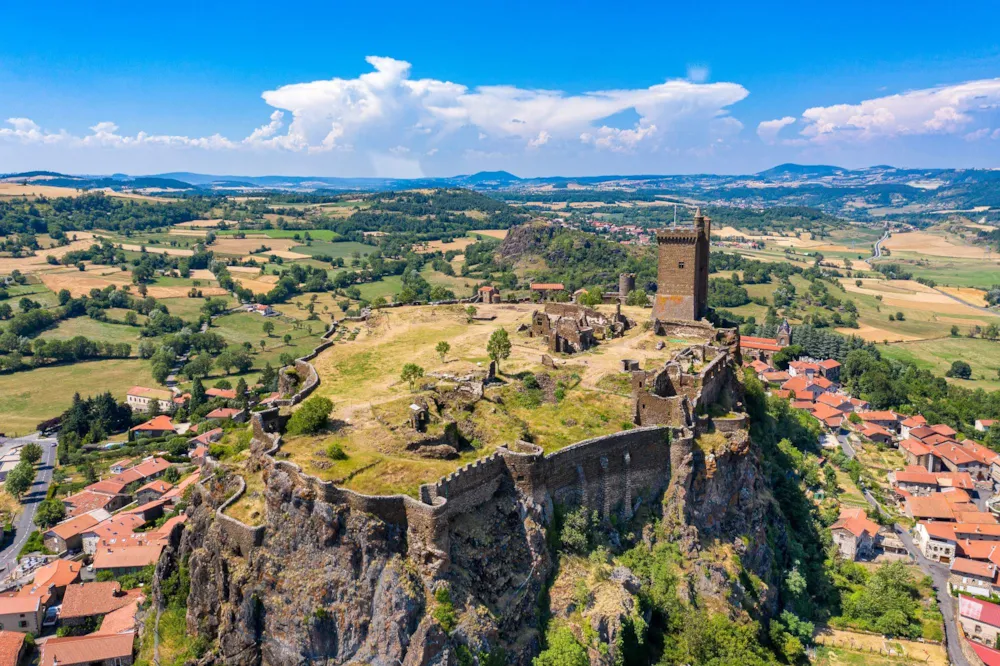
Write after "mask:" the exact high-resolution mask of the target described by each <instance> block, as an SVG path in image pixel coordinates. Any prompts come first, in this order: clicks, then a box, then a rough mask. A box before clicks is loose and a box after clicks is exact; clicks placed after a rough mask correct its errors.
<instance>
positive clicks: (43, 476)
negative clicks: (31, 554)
mask: <svg viewBox="0 0 1000 666" xmlns="http://www.w3.org/2000/svg"><path fill="white" fill-rule="evenodd" d="M28 442H35V443H36V444H40V445H41V447H42V459H41V460H40V461H39V463H38V467H37V468H36V476H35V482H34V483H33V484H32V485H31V488H29V489H28V492H26V493H25V494H24V497H22V498H21V505H22V508H21V515H20V516H18V519H17V520H16V521H15V523H14V541H13V542H11V544H10V545H9V546H7V547H6V548H4V549H3V551H2V552H0V577H4V576H6V575H8V574H9V573H10V572H11V570H12V569H13V567H14V565H15V564H16V562H17V554H18V553H20V552H21V547H22V546H24V542H25V541H27V540H28V536H29V535H30V534H31V533H32V532H33V531H34V530H35V522H34V521H35V512H36V511H38V505H39V503H41V501H42V500H44V499H45V494H46V493H47V492H48V490H49V484H51V483H52V470H53V469H54V468H55V463H56V439H55V438H54V437H42V436H41V435H39V433H37V432H36V433H32V434H31V435H26V436H25V437H19V438H17V439H9V440H6V442H5V443H8V444H11V443H12V444H27V443H28Z"/></svg>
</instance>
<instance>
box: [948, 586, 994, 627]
mask: <svg viewBox="0 0 1000 666" xmlns="http://www.w3.org/2000/svg"><path fill="white" fill-rule="evenodd" d="M958 613H959V615H961V616H962V617H967V618H969V619H970V620H976V621H977V622H982V623H983V624H988V625H990V626H992V627H1000V606H997V605H996V604H991V603H990V602H988V601H979V600H978V599H972V598H971V597H967V596H965V595H962V594H960V595H958Z"/></svg>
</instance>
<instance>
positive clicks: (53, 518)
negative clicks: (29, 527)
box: [35, 498, 66, 529]
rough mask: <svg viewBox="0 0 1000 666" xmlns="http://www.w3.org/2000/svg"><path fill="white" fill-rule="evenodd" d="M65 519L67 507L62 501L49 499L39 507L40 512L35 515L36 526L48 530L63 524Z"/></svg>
mask: <svg viewBox="0 0 1000 666" xmlns="http://www.w3.org/2000/svg"><path fill="white" fill-rule="evenodd" d="M65 517H66V507H65V505H63V503H62V501H61V500H57V499H55V498H52V499H47V500H44V501H43V502H41V503H40V504H39V505H38V511H37V512H36V513H35V524H36V525H38V526H39V527H41V528H45V529H47V528H49V527H52V526H53V525H55V524H56V523H59V522H62V520H63V519H64V518H65Z"/></svg>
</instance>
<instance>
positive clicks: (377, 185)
mask: <svg viewBox="0 0 1000 666" xmlns="http://www.w3.org/2000/svg"><path fill="white" fill-rule="evenodd" d="M20 180H24V181H31V182H35V183H44V184H46V185H54V186H62V187H73V188H76V189H103V188H110V189H113V190H116V191H123V190H124V191H140V192H147V193H154V194H155V193H173V194H175V195H180V196H184V195H189V194H201V195H209V194H233V193H247V192H262V191H284V192H297V193H312V192H372V191H378V190H407V189H420V188H442V187H443V188H448V187H462V188H468V189H472V190H477V191H481V192H484V193H490V194H492V195H493V196H496V197H498V198H505V199H508V200H512V201H522V202H531V201H534V202H539V201H543V200H544V201H551V202H558V201H562V202H567V201H570V200H572V201H576V202H587V201H594V200H595V199H601V200H610V201H617V200H621V201H625V200H628V199H629V198H640V199H643V200H645V201H653V200H656V199H662V198H666V197H672V198H678V199H679V200H681V201H687V202H690V203H701V204H703V205H718V206H737V207H750V208H769V207H773V206H805V207H812V208H817V209H820V210H822V211H823V212H825V213H827V214H831V215H838V216H841V217H847V218H851V219H855V220H868V221H873V220H884V219H891V218H892V217H893V216H899V217H900V219H902V220H903V221H908V220H909V219H910V218H913V217H920V216H923V218H924V222H927V223H933V222H934V221H935V219H934V218H933V216H939V215H941V214H942V213H944V212H946V211H950V210H959V211H963V210H972V209H976V211H977V219H985V220H987V221H990V222H994V223H1000V170H996V169H947V168H933V169H921V168H902V167H894V166H889V165H877V166H871V167H865V168H861V169H847V168H843V167H838V166H832V165H825V164H815V165H804V164H792V163H788V164H779V165H777V166H775V167H772V168H770V169H765V170H764V171H761V172H759V173H756V174H747V175H717V174H678V175H656V174H642V175H603V176H583V177H575V176H544V177H530V178H522V177H519V176H517V175H515V174H512V173H510V172H508V171H480V172H478V173H473V174H463V175H457V176H449V177H434V178H430V177H428V178H415V179H401V178H343V177H328V176H280V175H267V176H240V175H212V174H200V173H194V172H187V171H178V172H169V173H161V174H152V175H145V176H128V175H123V174H114V175H112V176H107V175H67V174H61V173H57V172H52V171H29V172H24V173H16V174H7V175H0V181H7V182H17V181H20ZM616 193H617V194H616ZM937 219H938V220H939V219H940V218H937Z"/></svg>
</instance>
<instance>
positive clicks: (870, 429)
mask: <svg viewBox="0 0 1000 666" xmlns="http://www.w3.org/2000/svg"><path fill="white" fill-rule="evenodd" d="M861 434H862V435H864V436H865V437H867V438H868V439H871V438H872V437H874V436H876V435H882V436H883V437H892V433H891V432H889V431H888V430H886V429H885V428H883V427H882V426H880V425H878V424H876V423H872V424H870V425H866V426H864V427H862V428H861Z"/></svg>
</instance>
